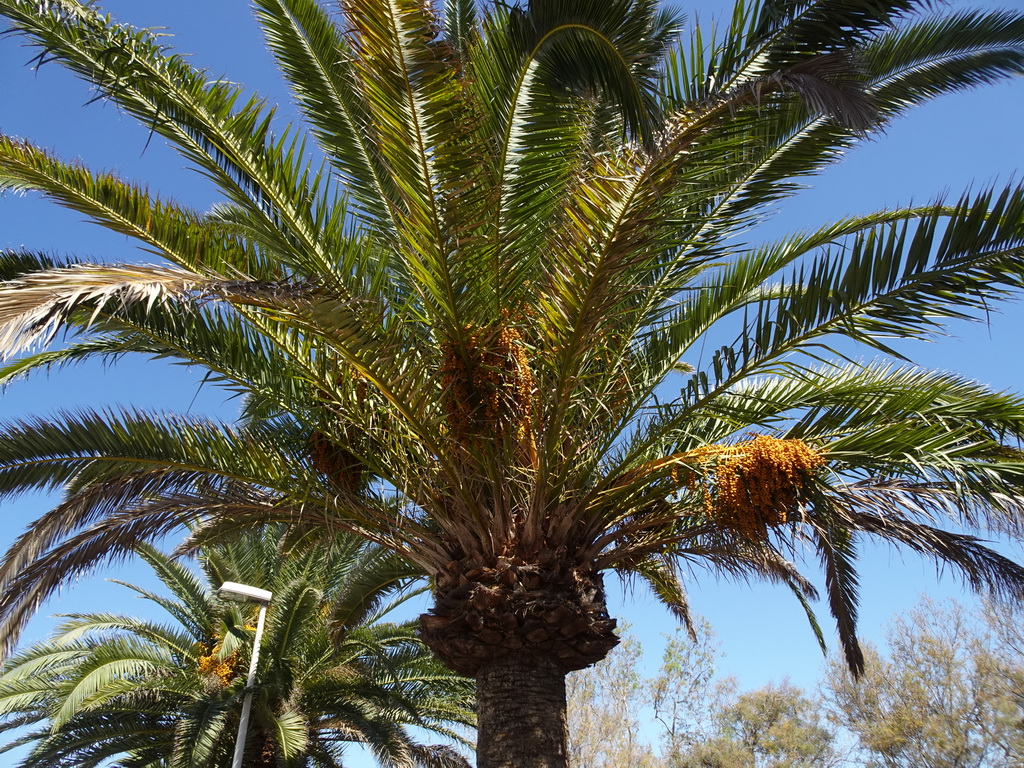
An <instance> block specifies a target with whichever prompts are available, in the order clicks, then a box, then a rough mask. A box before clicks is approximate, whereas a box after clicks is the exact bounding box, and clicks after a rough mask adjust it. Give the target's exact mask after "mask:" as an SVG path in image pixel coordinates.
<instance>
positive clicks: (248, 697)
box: [217, 581, 273, 768]
mask: <svg viewBox="0 0 1024 768" xmlns="http://www.w3.org/2000/svg"><path fill="white" fill-rule="evenodd" d="M217 597H219V598H221V599H222V600H231V601H232V602H235V603H259V606H260V616H259V618H258V619H257V620H256V638H255V640H253V644H252V658H251V659H249V679H248V680H247V681H246V683H245V700H244V701H243V702H242V719H241V720H239V721H238V736H237V737H236V738H235V756H234V758H233V759H232V760H231V768H242V753H243V752H244V751H245V732H246V730H247V729H248V727H249V710H250V709H252V686H253V684H254V683H255V682H256V660H257V659H258V658H259V655H260V640H261V639H262V638H263V619H264V618H265V617H266V615H267V606H268V605H269V604H270V599H271V598H272V597H273V595H272V594H271V593H270V592H268V591H267V590H265V589H259V588H258V587H250V586H249V585H248V584H238V583H236V582H234V581H225V582H224V583H223V584H221V586H220V589H218V590H217Z"/></svg>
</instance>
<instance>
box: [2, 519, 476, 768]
mask: <svg viewBox="0 0 1024 768" xmlns="http://www.w3.org/2000/svg"><path fill="white" fill-rule="evenodd" d="M270 534H272V532H260V533H253V534H250V535H247V536H243V537H241V538H239V539H238V540H236V541H234V542H232V543H231V544H228V545H222V546H218V547H215V548H210V549H207V550H204V551H203V552H202V553H200V556H199V562H200V565H201V566H202V570H203V578H199V577H198V576H197V575H196V574H195V573H194V572H192V571H191V570H190V569H188V568H187V567H186V566H185V565H183V564H181V563H179V562H177V561H175V560H172V559H170V558H169V557H167V556H166V555H163V554H160V553H159V552H157V551H156V550H154V549H152V548H148V547H144V548H142V550H141V551H140V556H141V557H142V558H143V559H144V560H145V561H146V562H147V563H148V564H149V565H150V566H151V567H152V568H153V570H154V571H155V572H156V574H157V576H158V577H159V578H160V581H161V582H162V583H163V585H164V587H165V588H166V589H167V591H168V592H169V593H170V594H169V595H168V594H159V593H152V592H149V591H146V590H144V589H141V588H139V587H134V586H131V585H128V584H126V585H125V586H126V587H128V588H129V589H131V590H133V591H135V592H137V593H138V594H139V595H141V596H142V597H144V598H146V599H147V600H150V601H152V602H154V603H156V604H157V605H158V606H160V607H161V608H162V609H164V610H165V611H166V612H167V613H168V614H169V615H170V617H171V618H172V620H173V622H172V623H170V624H166V623H161V622H159V621H153V620H143V619H136V618H132V617H129V616H123V615H116V614H113V613H108V612H103V613H91V614H81V615H73V616H67V617H65V622H64V624H63V625H62V626H61V627H60V628H59V629H58V630H57V632H56V634H55V635H54V636H53V637H52V638H51V639H49V640H47V641H44V642H41V643H38V644H36V645H33V646H31V647H28V648H26V649H24V650H22V651H20V652H19V653H17V654H15V655H14V656H13V657H12V658H11V659H9V660H8V662H7V664H6V665H5V667H4V669H3V674H2V676H0V714H2V716H3V725H2V727H0V730H7V731H10V730H11V729H19V730H18V731H15V732H14V733H15V734H16V736H15V738H14V739H13V740H12V741H10V742H9V743H8V744H7V746H6V747H5V748H4V751H7V750H10V749H12V748H15V747H26V746H28V747H30V748H31V749H30V751H29V752H28V754H27V756H26V757H24V758H23V759H22V760H21V761H20V762H19V763H18V765H19V766H21V767H22V768H57V767H59V766H68V767H69V768H70V766H76V767H79V768H84V767H87V766H101V765H108V764H110V761H111V760H117V761H118V764H119V765H124V766H133V767H134V768H144V767H145V766H151V767H152V768H214V767H215V766H224V765H227V764H229V763H230V761H231V756H232V754H233V751H234V744H235V736H236V734H237V732H238V718H239V711H240V708H241V701H242V698H243V695H244V689H245V683H246V676H247V672H248V668H249V658H248V654H249V651H250V650H251V648H252V642H253V636H252V635H253V629H254V625H253V622H254V620H255V617H254V611H253V606H239V605H238V604H227V603H224V602H222V601H220V600H218V599H217V597H216V594H215V590H216V588H217V587H219V586H220V585H221V584H222V583H223V582H224V581H236V582H241V583H246V584H260V585H263V586H265V587H266V588H268V589H270V590H271V591H272V592H273V593H274V602H273V603H272V604H271V606H270V608H269V609H268V612H267V621H266V630H265V634H264V638H263V646H262V652H261V654H260V659H259V670H258V674H257V687H256V690H255V694H254V699H253V710H252V717H251V720H250V724H249V729H248V740H247V743H246V751H245V762H244V765H246V766H249V767H250V768H257V767H258V766H268V767H269V766H281V765H285V766H309V767H310V768H314V767H317V768H336V767H337V766H341V765H343V764H344V755H345V751H346V747H348V746H350V745H352V744H361V745H364V746H366V747H368V748H369V750H370V751H371V752H372V753H373V754H374V756H375V757H376V758H377V760H378V762H379V763H380V764H381V765H383V766H394V767H395V768H398V767H403V766H422V767H423V768H444V767H447V768H468V766H469V762H468V761H467V760H466V759H465V758H464V757H462V756H461V755H460V753H459V751H457V750H456V749H454V748H452V746H450V745H447V746H446V745H425V744H422V743H421V742H420V741H419V738H420V735H421V734H426V735H431V736H442V737H445V738H446V739H447V740H450V739H452V738H456V736H455V733H454V729H458V730H459V731H462V730H463V728H464V727H465V726H469V725H471V724H472V722H473V716H472V712H471V708H470V707H471V693H472V687H471V684H470V682H469V681H467V680H465V679H464V678H460V677H458V676H457V675H455V674H453V673H452V672H450V671H449V670H447V669H445V668H444V667H443V666H441V665H440V664H439V662H437V661H436V660H435V659H434V658H433V657H432V656H431V654H430V653H429V651H428V650H427V649H426V648H425V647H424V646H423V645H422V643H421V642H420V641H419V640H418V639H417V638H416V637H415V630H414V627H413V626H412V625H410V624H404V625H400V624H394V623H389V622H388V621H386V618H385V617H386V615H387V614H388V613H389V612H390V611H391V610H393V609H394V608H395V607H396V606H397V605H399V604H401V603H402V602H403V601H404V599H405V598H406V597H407V596H408V589H407V586H408V584H409V578H410V571H409V568H408V566H405V565H403V564H401V563H400V562H399V561H398V560H397V559H396V558H395V557H394V556H393V555H391V554H390V553H387V552H385V551H382V550H381V549H380V548H377V547H372V546H368V545H366V544H365V542H362V541H361V540H359V539H353V538H351V537H341V538H339V539H338V540H337V541H336V542H335V543H334V545H333V546H331V547H329V548H325V547H322V546H318V547H313V548H306V549H298V550H292V551H291V552H290V553H289V556H288V557H286V558H282V557H280V554H281V553H280V551H279V549H278V546H279V545H280V544H281V543H282V541H281V540H280V538H279V536H274V535H270ZM29 726H30V727H31V730H28V731H25V730H24V729H25V728H26V727H29ZM411 729H413V730H411Z"/></svg>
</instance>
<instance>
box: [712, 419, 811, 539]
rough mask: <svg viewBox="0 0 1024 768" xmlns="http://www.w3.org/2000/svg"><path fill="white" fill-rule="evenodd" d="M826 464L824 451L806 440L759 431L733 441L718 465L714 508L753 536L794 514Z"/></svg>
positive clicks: (727, 522)
mask: <svg viewBox="0 0 1024 768" xmlns="http://www.w3.org/2000/svg"><path fill="white" fill-rule="evenodd" d="M824 464H825V458H824V457H823V456H822V454H821V453H820V452H819V451H816V450H815V449H813V448H811V447H810V446H809V445H807V443H805V442H803V441H802V440H779V439H778V438H774V437H769V436H768V435H758V436H757V437H755V438H753V439H752V440H748V441H744V442H742V443H738V444H737V445H735V446H733V447H732V448H731V449H730V450H729V451H728V452H727V453H726V454H725V456H724V457H723V458H722V459H721V460H720V461H719V462H718V464H717V466H716V467H715V471H714V476H713V484H714V492H713V493H709V494H708V496H707V504H708V513H709V515H710V516H711V517H713V518H714V519H715V520H717V521H718V522H720V523H722V524H723V525H726V526H728V527H730V528H733V529H734V530H736V531H738V532H740V533H743V534H744V535H746V536H749V537H751V538H763V537H764V536H765V535H767V529H768V527H769V526H775V525H782V524H784V523H785V522H787V520H789V516H790V513H791V512H792V511H793V510H794V508H795V507H796V504H797V501H798V500H799V498H800V496H801V490H802V489H803V488H804V487H805V486H806V485H807V484H808V483H809V482H810V480H811V475H812V473H813V472H814V470H816V469H817V468H818V467H821V466H822V465H824Z"/></svg>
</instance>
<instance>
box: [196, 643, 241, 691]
mask: <svg viewBox="0 0 1024 768" xmlns="http://www.w3.org/2000/svg"><path fill="white" fill-rule="evenodd" d="M201 648H202V650H203V653H202V654H201V655H200V656H199V664H198V667H199V674H201V675H212V676H214V677H216V678H217V679H218V680H220V682H221V685H223V686H224V687H227V686H228V685H230V683H231V681H232V680H234V679H235V676H236V675H237V674H238V663H239V658H238V651H232V652H231V653H230V654H229V655H228V656H226V657H224V658H220V651H221V647H220V643H215V644H214V645H213V647H211V646H209V645H207V644H206V643H203V644H201Z"/></svg>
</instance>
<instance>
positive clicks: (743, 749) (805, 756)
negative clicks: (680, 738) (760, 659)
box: [668, 683, 847, 768]
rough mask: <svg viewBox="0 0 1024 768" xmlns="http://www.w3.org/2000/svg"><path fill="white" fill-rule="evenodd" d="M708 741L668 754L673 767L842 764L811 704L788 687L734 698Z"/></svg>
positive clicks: (827, 767)
mask: <svg viewBox="0 0 1024 768" xmlns="http://www.w3.org/2000/svg"><path fill="white" fill-rule="evenodd" d="M714 720H715V728H714V730H713V731H712V733H711V734H710V738H708V739H706V740H704V741H702V742H700V743H698V744H695V745H693V746H692V747H690V748H688V749H686V750H685V751H683V752H681V753H677V754H674V755H672V756H671V758H670V760H669V763H668V764H669V765H670V766H673V768H838V766H842V765H846V764H847V763H846V758H845V755H844V753H843V751H842V750H841V749H840V747H839V746H838V745H837V741H836V735H835V732H834V731H833V730H832V729H831V728H830V727H829V725H828V724H827V723H826V722H825V720H824V713H823V712H822V711H821V709H820V708H819V706H818V703H817V702H814V701H811V700H809V699H808V698H807V697H806V696H804V694H803V692H802V691H801V690H800V689H799V688H797V687H795V686H793V685H790V684H789V683H781V684H770V685H767V686H765V687H763V688H759V689H757V690H756V691H749V692H747V693H743V694H740V695H739V696H737V697H735V698H734V699H733V700H732V701H731V702H729V703H727V704H726V706H724V707H723V708H722V709H720V710H718V711H717V712H716V713H715V716H714Z"/></svg>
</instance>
